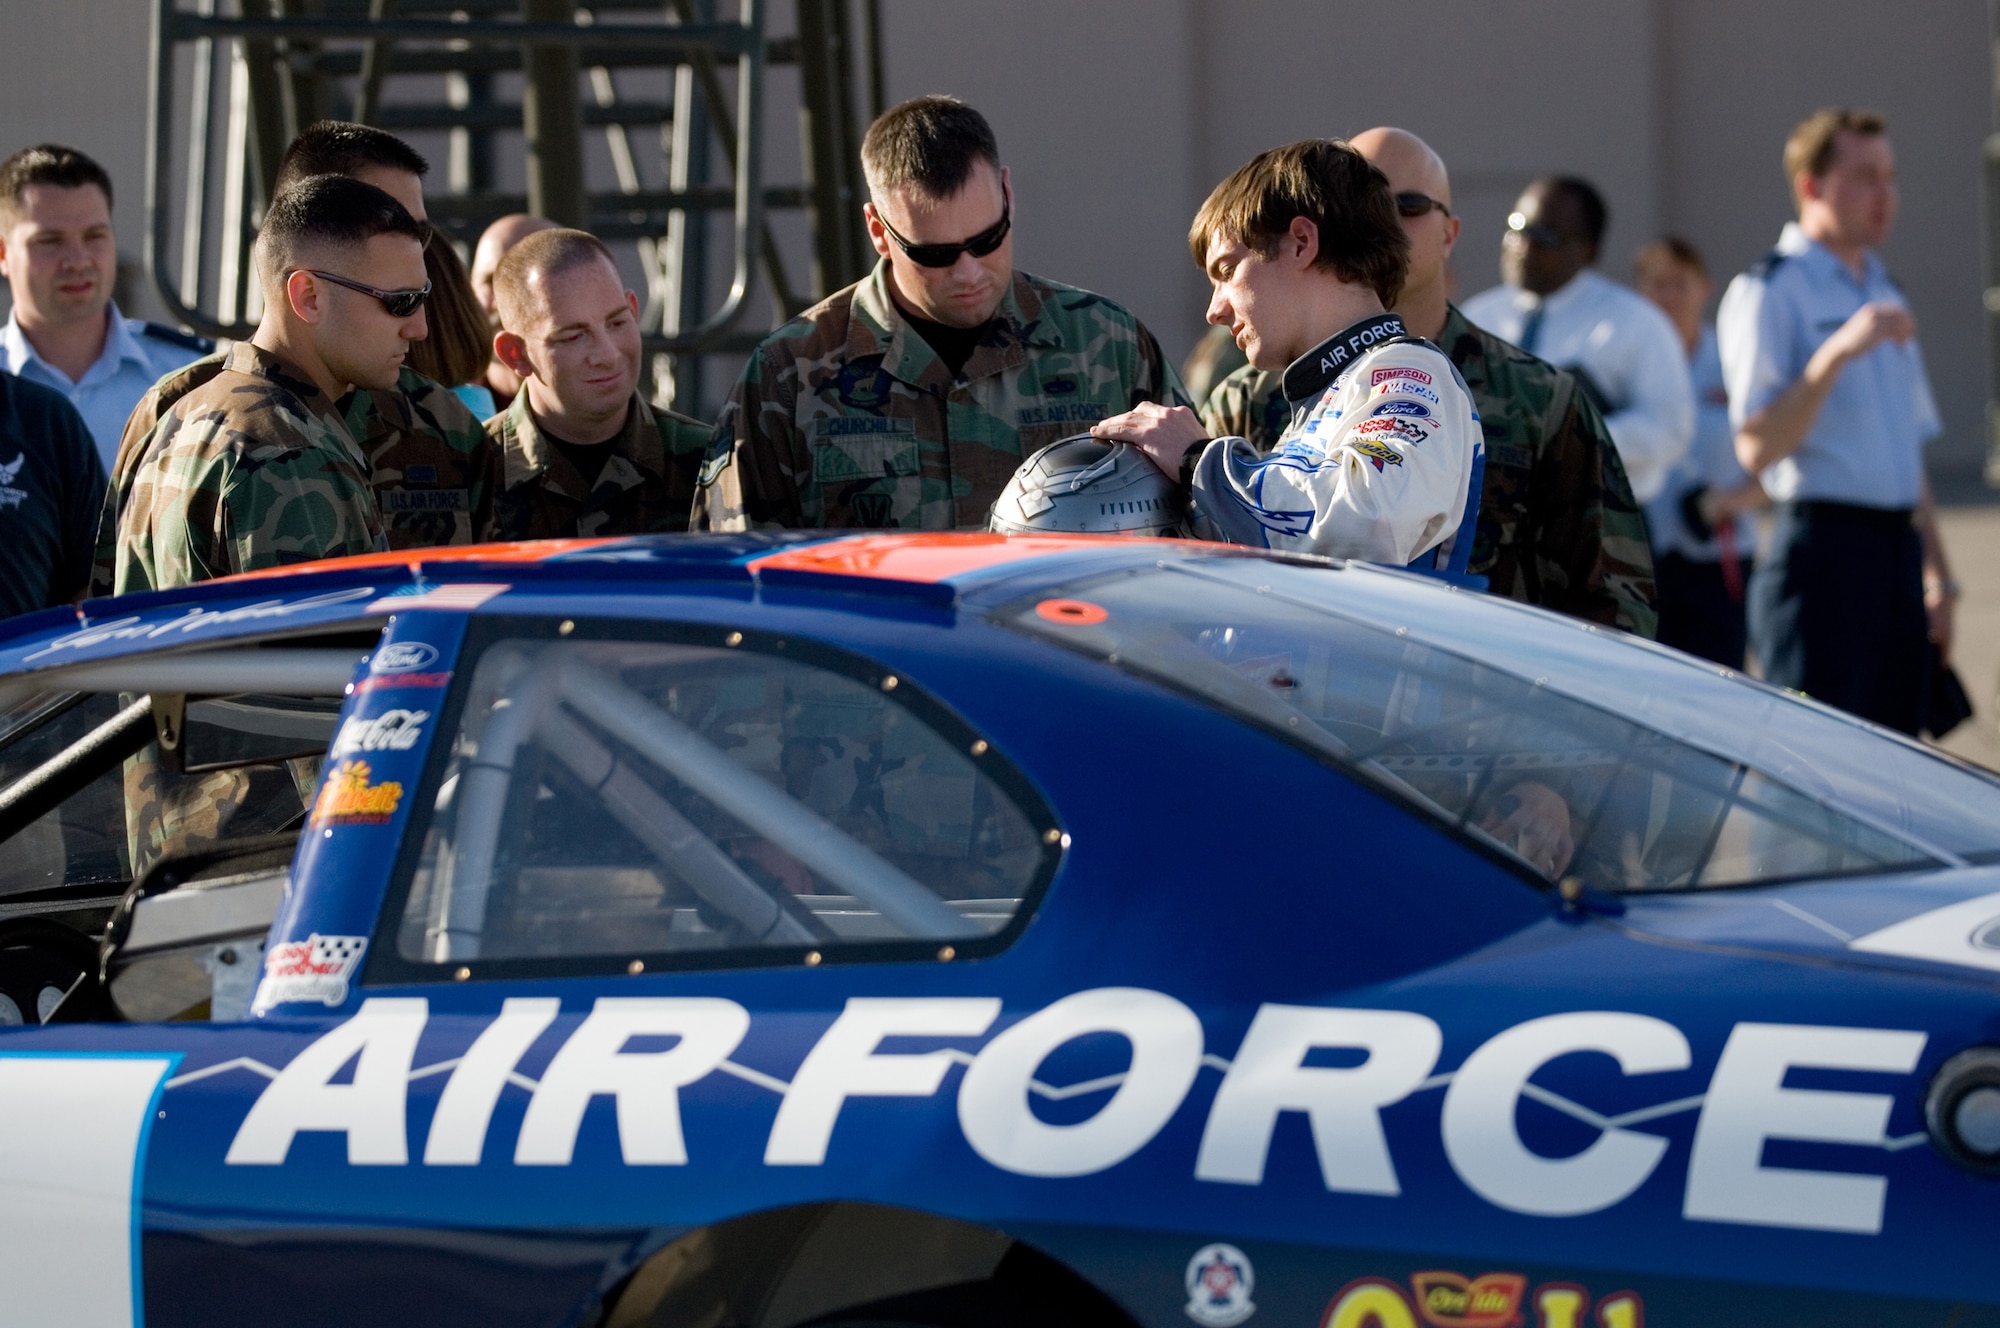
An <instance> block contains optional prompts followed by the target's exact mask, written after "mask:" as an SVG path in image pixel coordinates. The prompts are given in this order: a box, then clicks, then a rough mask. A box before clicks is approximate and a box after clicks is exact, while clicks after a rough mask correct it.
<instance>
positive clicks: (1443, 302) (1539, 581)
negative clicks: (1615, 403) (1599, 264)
mask: <svg viewBox="0 0 2000 1328" xmlns="http://www.w3.org/2000/svg"><path fill="white" fill-rule="evenodd" d="M1352 142H1353V144H1354V147H1355V148H1356V149H1357V150H1358V151H1359V152H1360V153H1361V154H1362V155H1363V156H1364V157H1366V158H1368V160H1369V161H1371V162H1373V163H1374V164H1375V166H1376V167H1377V168H1378V169H1379V170H1381V172H1382V173H1383V174H1384V175H1386V176H1388V178H1389V187H1390V189H1391V190H1392V191H1393V192H1394V194H1395V197H1396V211H1397V213H1398V215H1399V216H1400V218H1401V220H1402V223H1403V232H1404V234H1405V235H1406V236H1407V237H1408V238H1409V241H1410V269H1409V275H1408V276H1407V278H1406V279H1405V280H1404V283H1403V288H1402V291H1401V293H1400V294H1399V295H1398V296H1397V297H1396V309H1395V311H1396V312H1397V313H1398V314H1400V315H1401V316H1402V318H1403V322H1404V324H1405V325H1406V326H1407V327H1408V328H1409V330H1410V332H1411V333H1412V334H1413V335H1416V336H1420V337H1424V338H1425V339H1427V340H1429V341H1432V342H1435V343H1436V344H1437V346H1438V347H1439V348H1440V349H1442V350H1443V351H1444V352H1445V354H1446V355H1448V356H1449V357H1450V358H1451V361H1452V363H1453V364H1454V365H1455V366H1457V368H1458V371H1459V373H1460V374H1461V375H1462V376H1463V377H1464V379H1465V382H1466V386H1467V387H1469V388H1471V390H1472V398H1473V403H1474V405H1475V406H1476V407H1477V408H1478V411H1479V418H1480V424H1481V427H1482V429H1483V431H1484V433H1485V438H1486V475H1485V483H1484V485H1483V488H1482V492H1481V496H1480V505H1479V522H1478V528H1477V531H1476V534H1475V537H1474V542H1473V551H1472V561H1471V563H1470V565H1469V567H1468V569H1467V570H1468V571H1470V572H1472V573H1474V574H1476V575H1481V576H1484V577H1486V578H1487V580H1488V583H1489V588H1490V590H1491V591H1492V593H1494V594H1496V595H1505V596H1506V597H1508V598H1510V599H1517V600H1521V601H1523V602H1525V603H1529V604H1539V605H1542V606H1543V607H1545V608H1551V609H1555V610H1557V611H1559V612H1562V613H1567V614H1570V615H1572V616H1574V617H1578V618H1584V619H1587V620H1589V621H1591V622H1601V623H1606V624H1610V625H1612V626H1616V627H1622V628H1624V629H1625V630H1627V631H1630V632H1636V633H1638V634H1640V635H1642V636H1651V635H1652V634H1653V632H1654V630H1655V626H1656V623H1657V618H1656V615H1655V613H1654V610H1653V563H1652V554H1651V552H1650V550H1649V548H1648V546H1647V542H1646V526H1645V521H1644V518H1643V517H1641V515H1640V513H1639V507H1638V504H1637V502H1636V501H1635V500H1634V499H1633V496H1632V487H1631V485H1630V483H1629V482H1627V480H1626V477H1625V471H1624V467H1623V466H1622V465H1621V464H1620V462H1619V459H1618V453H1617V449H1616V448H1615V447H1614V446H1613V445H1612V442H1611V437H1610V434H1609V432H1608V431H1607V430H1606V428H1605V426H1604V420H1603V417H1602V416H1601V415H1599V414H1598V412H1597V409H1596V408H1595V407H1594V406H1592V405H1591V403H1590V401H1589V400H1588V398H1587V397H1586V396H1585V394H1584V393H1583V392H1581V391H1579V390H1578V385H1577V382H1576V379H1575V378H1574V376H1572V375H1571V374H1569V373H1567V372H1565V371H1563V370H1561V369H1558V368H1556V367H1555V366H1554V365H1551V364H1549V363H1548V362H1546V361H1544V360H1540V359H1537V358H1536V357H1534V356H1533V355H1530V354H1528V353H1527V352H1526V351H1524V350H1522V349H1520V348H1519V347H1518V346H1513V345H1510V344H1509V343H1507V342H1505V341H1502V340H1500V339H1499V338H1498V337H1495V336H1493V335H1491V334H1490V333H1487V332H1485V331H1483V330H1482V329H1480V328H1478V327H1475V326H1474V325H1473V324H1471V323H1469V322H1467V321H1466V318H1465V316H1464V315H1463V314H1462V313H1460V312H1459V310H1458V309H1457V307H1456V306H1454V305H1453V304H1452V303H1451V298H1450V291H1449V275H1448V274H1449V263H1450V259H1451V251H1452V246H1453V245H1454V244H1456V243H1457V241H1458V232H1459V219H1458V218H1457V217H1456V216H1454V215H1453V214H1452V211H1451V180H1450V177H1449V176H1448V175H1447V173H1446V171H1445V165H1444V162H1443V161H1442V160H1441V159H1440V158H1439V157H1438V155H1437V153H1436V152H1434V151H1432V150H1431V148H1430V145H1429V144H1427V143H1425V142H1424V141H1423V140H1422V139H1420V138H1418V137H1417V136H1416V135H1415V134H1412V133H1409V132H1408V131H1407V130H1402V129H1391V128H1379V129H1370V130H1368V131H1367V132H1366V133H1362V134H1357V135H1355V137H1354V138H1353V140H1352ZM1201 415H1202V422H1203V424H1204V425H1205V426H1206V427H1207V429H1208V431H1209V432H1210V433H1211V434H1213V435H1216V436H1223V435H1230V434H1234V435H1239V436H1242V437H1246V438H1249V439H1250V440H1251V441H1252V442H1254V443H1256V444H1257V445H1258V446H1259V447H1264V448H1268V447H1270V446H1271V445H1272V444H1273V443H1275V442H1276V441H1277V438H1278V435H1279V434H1280V433H1281V432H1282V431H1283V429H1284V426H1285V423H1286V416H1287V409H1286V406H1285V400H1284V394H1283V392H1282V391H1280V390H1279V376H1278V375H1277V374H1273V373H1261V372H1259V371H1258V370H1256V369H1255V368H1244V369H1240V370H1238V371H1237V372H1235V373H1233V374H1231V375H1230V376H1229V377H1227V378H1225V379H1224V380H1223V381H1222V382H1221V383H1220V384H1219V385H1218V386H1217V387H1216V389H1215V391H1214V392H1213V393H1211V394H1210V396H1209V398H1208V401H1207V402H1206V404H1204V405H1203V407H1202V412H1201Z"/></svg>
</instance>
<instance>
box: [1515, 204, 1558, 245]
mask: <svg viewBox="0 0 2000 1328" xmlns="http://www.w3.org/2000/svg"><path fill="white" fill-rule="evenodd" d="M1507 230H1508V232H1509V233H1510V234H1513V235H1518V236H1520V237H1521V238H1522V239H1524V240H1526V241H1527V242H1528V243H1529V244H1532V245H1534V246H1535V247H1536V248H1537V249H1560V248H1562V247H1563V242H1564V239H1565V237H1564V235H1563V233H1562V232H1561V231H1559V230H1557V229H1556V228H1555V227H1553V226H1551V225H1548V224H1547V223H1546V222H1539V221H1536V222H1531V221H1529V220H1528V218H1527V217H1526V216H1525V215H1524V214H1522V213H1519V212H1515V213H1511V214H1510V215H1509V216H1508V218H1507Z"/></svg>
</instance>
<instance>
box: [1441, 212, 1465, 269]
mask: <svg viewBox="0 0 2000 1328" xmlns="http://www.w3.org/2000/svg"><path fill="white" fill-rule="evenodd" d="M1460 224H1461V223H1460V221H1459V219H1458V217H1457V215H1456V214H1454V215H1452V216H1449V217H1446V218H1445V219H1444V256H1445V257H1446V258H1450V257H1451V251H1452V250H1453V249H1456V248H1457V247H1458V230H1459V226H1460Z"/></svg>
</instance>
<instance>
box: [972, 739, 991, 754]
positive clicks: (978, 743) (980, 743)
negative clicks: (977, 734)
mask: <svg viewBox="0 0 2000 1328" xmlns="http://www.w3.org/2000/svg"><path fill="white" fill-rule="evenodd" d="M986 752H987V747H986V739H984V738H975V739H974V740H973V743H972V754H973V755H974V756H984V755H986Z"/></svg>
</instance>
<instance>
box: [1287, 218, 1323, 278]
mask: <svg viewBox="0 0 2000 1328" xmlns="http://www.w3.org/2000/svg"><path fill="white" fill-rule="evenodd" d="M1283 252H1284V256H1285V257H1286V258H1288V259H1290V260H1291V261H1292V266H1294V267H1296V268H1299V269H1300V270H1304V269H1305V268H1309V267H1311V266H1312V265H1313V263H1314V262H1315V261H1317V260H1318V258H1319V226H1318V224H1317V223H1315V222H1312V221H1309V220H1307V219H1306V218H1304V217H1293V218H1292V226H1291V229H1290V230H1289V231H1288V232H1286V236H1285V243H1284V246H1283Z"/></svg>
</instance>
